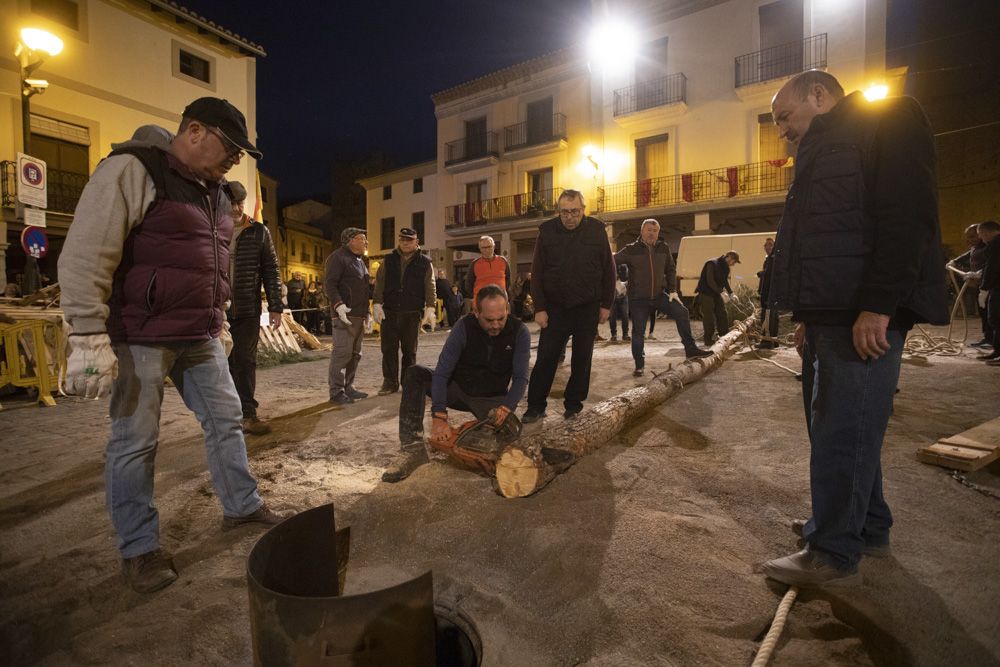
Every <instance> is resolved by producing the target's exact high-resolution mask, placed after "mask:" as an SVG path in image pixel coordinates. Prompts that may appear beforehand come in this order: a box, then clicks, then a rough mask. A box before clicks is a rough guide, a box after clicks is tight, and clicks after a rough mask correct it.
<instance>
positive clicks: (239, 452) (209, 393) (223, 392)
mask: <svg viewBox="0 0 1000 667" xmlns="http://www.w3.org/2000/svg"><path fill="white" fill-rule="evenodd" d="M114 349H115V354H116V355H117V356H118V378H117V379H116V380H115V382H114V387H113V389H112V392H111V438H110V440H109V441H108V448H107V460H106V462H105V470H104V477H105V489H106V494H107V506H108V512H109V513H110V514H111V522H112V523H113V524H114V527H115V531H116V532H117V533H118V549H119V551H120V552H121V555H122V558H132V557H134V556H138V555H140V554H144V553H146V552H148V551H152V550H153V549H156V548H158V547H159V545H160V538H159V533H160V524H159V514H158V513H157V511H156V507H155V505H154V504H153V469H154V465H153V464H154V460H155V458H156V447H157V440H158V438H159V433H160V408H161V405H162V403H163V381H164V379H165V378H166V377H167V376H169V377H170V379H171V380H173V382H174V385H175V386H176V387H177V391H178V392H179V393H180V395H181V398H182V399H183V400H184V404H185V405H187V407H188V408H190V409H191V411H192V412H194V414H195V416H196V417H197V418H198V421H199V423H201V427H202V429H203V430H204V432H205V449H206V451H207V455H208V470H209V473H210V474H211V477H212V486H213V487H214V488H215V493H216V495H218V497H219V500H220V502H221V503H222V509H223V512H224V514H225V515H226V516H246V515H247V514H252V513H253V512H255V511H257V510H258V509H259V508H260V506H261V505H262V504H263V501H262V500H261V498H260V495H259V494H258V493H257V481H256V480H255V479H254V477H253V475H252V474H251V472H250V466H249V464H248V462H247V450H246V444H245V442H244V440H243V430H242V428H241V427H240V419H241V418H242V416H243V412H242V410H241V408H240V397H239V395H238V394H237V393H236V387H235V385H234V384H233V378H232V376H231V375H230V374H229V364H228V362H227V361H226V354H225V352H224V351H223V348H222V343H221V342H220V341H219V340H218V339H213V340H206V341H197V342H182V343H164V344H160V345H132V344H127V343H119V344H115V346H114Z"/></svg>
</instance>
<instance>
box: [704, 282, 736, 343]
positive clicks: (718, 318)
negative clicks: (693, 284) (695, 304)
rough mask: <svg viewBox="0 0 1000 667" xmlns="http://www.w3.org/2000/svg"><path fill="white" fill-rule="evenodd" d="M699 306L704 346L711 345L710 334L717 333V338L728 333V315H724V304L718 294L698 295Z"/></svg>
mask: <svg viewBox="0 0 1000 667" xmlns="http://www.w3.org/2000/svg"><path fill="white" fill-rule="evenodd" d="M698 301H699V303H700V305H701V323H702V324H703V325H704V329H705V345H709V344H711V341H712V334H713V333H714V332H715V331H718V332H719V337H722V336H725V335H726V334H727V333H729V315H727V314H726V304H725V303H724V302H723V301H722V296H720V295H718V294H699V295H698Z"/></svg>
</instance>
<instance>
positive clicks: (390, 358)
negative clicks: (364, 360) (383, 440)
mask: <svg viewBox="0 0 1000 667" xmlns="http://www.w3.org/2000/svg"><path fill="white" fill-rule="evenodd" d="M372 302H373V304H374V305H373V306H372V317H373V318H374V319H375V322H377V323H378V324H379V326H380V336H381V339H382V388H381V389H379V392H378V393H379V395H380V396H384V395H386V394H392V393H394V392H397V391H399V385H400V381H401V379H402V378H403V376H404V375H405V373H406V369H407V368H409V367H410V366H412V365H413V364H414V363H415V362H416V359H417V334H418V333H419V331H420V322H421V314H422V315H423V321H425V322H428V321H429V322H430V325H431V329H432V330H433V329H434V325H435V324H436V319H437V317H436V314H437V308H436V306H437V292H436V289H435V285H434V265H433V264H431V260H430V259H429V258H428V257H427V256H426V255H424V254H423V253H421V252H420V239H419V238H417V232H416V230H413V229H410V228H409V227H403V228H402V229H400V230H399V244H398V245H397V246H396V248H395V249H394V250H393V251H392V252H391V253H389V254H388V255H386V256H385V259H384V260H383V261H382V266H380V267H378V271H377V272H376V273H375V295H374V296H373V297H372ZM400 350H402V353H403V362H402V365H400V362H399V354H400Z"/></svg>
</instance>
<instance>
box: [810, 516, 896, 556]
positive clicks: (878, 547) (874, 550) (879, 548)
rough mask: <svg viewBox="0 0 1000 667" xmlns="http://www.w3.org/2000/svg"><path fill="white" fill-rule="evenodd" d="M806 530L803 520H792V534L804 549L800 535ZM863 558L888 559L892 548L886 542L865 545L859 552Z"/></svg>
mask: <svg viewBox="0 0 1000 667" xmlns="http://www.w3.org/2000/svg"><path fill="white" fill-rule="evenodd" d="M805 529H806V520H805V519H793V520H792V532H793V533H795V534H796V535H798V536H799V543H798V546H799V547H805V546H806V541H805V538H804V537H803V536H802V533H803V532H804V531H805ZM861 553H863V554H864V555H865V556H868V557H869V558H888V557H889V556H891V555H892V547H891V546H890V544H889V543H888V542H886V543H885V544H866V545H865V548H864V549H862V550H861Z"/></svg>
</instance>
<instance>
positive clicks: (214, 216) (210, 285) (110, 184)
mask: <svg viewBox="0 0 1000 667" xmlns="http://www.w3.org/2000/svg"><path fill="white" fill-rule="evenodd" d="M153 134H154V135H155V134H156V133H153ZM167 136H169V135H167ZM154 138H155V137H154ZM244 153H249V154H250V155H253V156H254V157H255V158H258V159H259V158H260V157H261V154H260V151H258V150H257V149H256V148H255V147H254V145H253V144H252V143H251V142H250V140H249V138H248V136H247V126H246V120H245V119H244V117H243V114H242V113H240V111H239V110H238V109H236V107H234V106H233V105H232V104H230V103H229V102H227V101H226V100H221V99H218V98H214V97H203V98H200V99H197V100H195V101H194V102H192V103H191V104H190V105H188V107H187V108H186V109H185V110H184V112H183V115H182V118H181V124H180V128H179V129H178V131H177V136H176V137H173V138H172V140H167V139H165V138H162V137H161V138H160V139H159V140H158V141H145V142H144V141H134V142H128V143H126V144H124V145H122V146H119V147H117V149H116V150H115V151H114V152H112V154H111V156H110V157H108V158H107V159H105V160H104V161H103V162H101V164H100V165H98V167H97V169H96V170H95V171H94V174H93V175H92V176H91V178H90V181H89V182H88V183H87V186H86V187H85V188H84V190H83V193H82V195H81V196H80V202H79V204H78V205H77V208H76V213H75V214H74V219H73V224H72V226H71V227H70V230H69V234H68V235H67V238H66V245H65V248H64V249H63V252H62V255H61V257H60V258H59V277H60V283H61V285H62V307H63V311H64V312H65V315H66V320H67V322H68V323H69V324H70V326H71V327H72V333H71V335H70V338H69V344H70V348H71V353H70V356H69V359H68V360H67V371H66V378H65V389H66V390H67V391H68V392H69V393H75V394H78V395H80V396H85V397H88V398H93V397H99V396H102V395H105V394H107V393H109V392H110V393H111V438H110V440H109V441H108V446H107V455H106V460H105V480H106V483H107V489H106V490H107V506H108V509H109V511H110V514H111V522H112V524H114V528H115V532H116V533H117V536H118V549H119V551H120V553H121V556H122V561H123V562H122V569H123V572H124V575H125V579H126V581H127V582H128V583H129V585H130V586H131V587H132V588H133V589H135V590H136V591H138V592H140V593H149V592H152V591H155V590H159V589H160V588H163V587H164V586H168V585H170V584H171V583H173V581H174V580H175V579H177V571H176V570H175V569H174V564H173V560H172V559H171V557H170V556H169V555H168V554H167V553H166V552H164V551H163V550H161V549H160V539H159V516H158V514H157V511H156V507H155V506H154V505H153V467H154V458H155V456H156V448H157V437H158V434H159V421H160V406H161V403H162V401H163V383H164V380H165V379H166V378H167V377H168V376H169V377H170V378H171V379H172V380H173V383H174V385H175V386H176V387H177V391H178V392H179V393H180V395H181V397H182V398H183V399H184V403H185V404H186V405H187V406H188V407H189V408H190V409H191V410H192V412H194V413H195V415H196V416H197V417H198V421H199V422H200V423H201V424H202V428H203V429H204V432H205V447H206V450H207V455H208V457H207V458H208V469H209V472H210V474H211V478H212V483H213V486H214V488H215V493H216V495H217V496H218V498H219V501H220V502H221V503H222V508H223V520H222V528H223V530H229V529H231V528H235V527H237V526H239V525H242V524H246V523H261V524H275V523H277V522H279V521H281V520H282V519H283V518H284V516H283V515H281V514H279V513H277V512H275V511H273V510H271V509H270V508H268V507H267V505H265V504H264V501H263V500H261V497H260V494H259V493H258V489H257V481H256V480H255V479H254V477H253V475H252V474H251V472H250V468H249V465H248V462H247V452H246V444H245V443H244V440H243V430H242V428H241V427H240V419H241V418H242V416H243V413H242V410H241V408H240V397H239V394H237V392H236V387H235V386H234V385H233V379H232V377H231V376H230V374H229V366H228V363H227V361H226V354H225V352H224V351H223V345H222V342H221V341H220V335H221V333H222V331H223V322H224V320H225V313H224V312H223V307H224V304H225V303H226V301H227V300H228V299H229V297H230V285H229V270H230V267H229V246H230V240H231V239H232V236H233V218H232V205H231V203H230V199H229V196H228V195H227V194H226V188H225V185H226V179H225V175H226V172H228V171H229V170H230V169H232V168H233V167H234V166H235V165H237V164H239V161H240V158H241V157H242V156H243V155H244Z"/></svg>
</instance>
